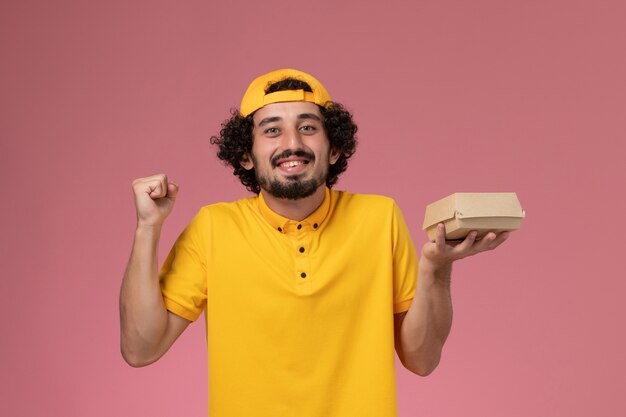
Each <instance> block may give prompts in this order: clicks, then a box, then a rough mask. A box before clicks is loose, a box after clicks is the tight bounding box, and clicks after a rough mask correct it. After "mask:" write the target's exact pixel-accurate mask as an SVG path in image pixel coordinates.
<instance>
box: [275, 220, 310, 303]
mask: <svg viewBox="0 0 626 417" xmlns="http://www.w3.org/2000/svg"><path fill="white" fill-rule="evenodd" d="M316 226H317V225H316ZM316 229H317V227H315V228H314V227H313V225H311V224H310V223H308V222H295V221H289V222H288V223H287V224H286V225H285V227H284V228H283V231H284V233H285V234H286V235H287V237H288V238H289V240H290V241H291V244H292V247H293V256H294V260H295V262H294V271H293V275H294V276H293V279H294V280H295V284H296V285H295V288H296V291H297V292H298V293H300V294H308V293H310V292H312V290H313V279H314V278H315V277H314V271H312V270H311V259H310V252H311V241H312V238H313V233H315V230H316Z"/></svg>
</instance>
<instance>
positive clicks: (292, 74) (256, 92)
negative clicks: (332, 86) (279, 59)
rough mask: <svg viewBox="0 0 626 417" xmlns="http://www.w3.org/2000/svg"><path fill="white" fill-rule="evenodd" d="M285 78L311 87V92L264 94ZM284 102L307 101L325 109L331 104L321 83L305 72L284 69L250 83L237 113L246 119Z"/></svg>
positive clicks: (289, 91) (297, 91) (293, 91)
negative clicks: (264, 108) (261, 110)
mask: <svg viewBox="0 0 626 417" xmlns="http://www.w3.org/2000/svg"><path fill="white" fill-rule="evenodd" d="M285 78H294V79H296V80H300V81H304V82H305V83H307V84H308V85H309V86H311V90H313V92H309V91H304V90H284V91H276V92H274V93H269V94H265V90H266V89H267V88H268V87H269V86H270V85H271V84H274V83H275V82H277V81H281V80H284V79H285ZM285 101H308V102H310V103H315V104H319V105H320V106H323V107H327V106H328V105H330V103H331V102H332V100H331V98H330V95H329V94H328V91H326V89H325V88H324V86H323V85H322V83H320V82H319V81H317V80H316V79H315V77H313V76H312V75H310V74H307V73H306V72H302V71H298V70H295V69H289V68H286V69H281V70H278V71H272V72H269V73H267V74H265V75H261V76H260V77H259V78H257V79H255V80H254V81H252V83H251V84H250V86H249V87H248V89H247V90H246V94H244V95H243V99H242V100H241V106H240V107H239V113H240V114H241V115H242V116H243V117H246V116H248V115H250V114H252V113H254V112H255V111H257V110H258V109H260V108H261V107H263V106H265V105H267V104H270V103H281V102H285Z"/></svg>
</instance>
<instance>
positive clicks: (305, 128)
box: [300, 125, 316, 132]
mask: <svg viewBox="0 0 626 417" xmlns="http://www.w3.org/2000/svg"><path fill="white" fill-rule="evenodd" d="M300 130H303V131H305V132H314V131H315V130H316V129H315V126H311V125H304V126H301V127H300Z"/></svg>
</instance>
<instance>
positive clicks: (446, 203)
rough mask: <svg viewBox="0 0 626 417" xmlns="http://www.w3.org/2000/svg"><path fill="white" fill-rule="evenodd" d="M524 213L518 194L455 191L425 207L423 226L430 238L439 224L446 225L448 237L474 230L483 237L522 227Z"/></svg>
mask: <svg viewBox="0 0 626 417" xmlns="http://www.w3.org/2000/svg"><path fill="white" fill-rule="evenodd" d="M524 216H525V213H524V210H522V207H521V205H520V202H519V200H518V199H517V195H516V194H515V193H455V194H452V195H449V196H448V197H446V198H443V199H441V200H439V201H435V202H434V203H431V204H429V205H428V206H427V207H426V214H425V216H424V227H423V229H424V230H425V231H426V233H427V234H428V238H429V239H430V240H431V241H434V240H435V232H436V230H437V224H438V223H443V224H444V225H445V226H446V239H447V240H457V239H464V238H465V237H466V236H467V235H468V234H469V232H471V231H472V230H476V231H478V238H481V237H483V236H485V235H486V234H487V233H488V232H496V233H498V232H503V231H511V230H517V229H519V227H520V224H521V222H522V219H523V218H524Z"/></svg>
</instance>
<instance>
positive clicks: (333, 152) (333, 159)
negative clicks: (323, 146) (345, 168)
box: [328, 149, 341, 165]
mask: <svg viewBox="0 0 626 417" xmlns="http://www.w3.org/2000/svg"><path fill="white" fill-rule="evenodd" d="M340 156H341V153H340V152H339V151H338V150H336V149H331V150H330V156H329V158H328V163H329V164H331V165H334V164H335V162H337V160H338V159H339V157H340Z"/></svg>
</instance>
